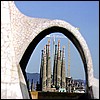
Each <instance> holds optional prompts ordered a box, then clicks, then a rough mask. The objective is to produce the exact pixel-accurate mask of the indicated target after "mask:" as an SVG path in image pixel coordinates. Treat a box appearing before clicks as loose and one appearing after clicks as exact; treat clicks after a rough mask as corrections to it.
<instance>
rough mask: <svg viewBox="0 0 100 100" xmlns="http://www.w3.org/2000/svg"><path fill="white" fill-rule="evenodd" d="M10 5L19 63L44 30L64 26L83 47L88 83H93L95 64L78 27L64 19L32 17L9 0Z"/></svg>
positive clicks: (14, 44) (14, 43)
mask: <svg viewBox="0 0 100 100" xmlns="http://www.w3.org/2000/svg"><path fill="white" fill-rule="evenodd" d="M9 6H10V13H11V30H12V32H13V46H14V49H15V54H16V58H17V61H16V62H17V63H19V61H20V60H21V58H22V56H23V54H24V52H25V50H26V49H27V47H28V45H29V44H30V43H31V42H32V40H33V39H34V38H35V37H36V36H37V35H38V34H40V33H41V32H42V31H44V30H46V29H48V28H51V27H59V28H64V29H66V30H68V31H69V32H70V33H69V34H72V35H73V36H74V37H75V38H76V40H77V41H78V42H79V44H80V45H81V47H82V50H83V52H84V56H85V60H86V61H84V62H85V64H86V65H87V68H86V69H87V73H88V80H89V84H88V85H89V86H91V85H92V79H93V64H92V58H91V54H90V51H89V48H88V46H87V43H86V41H85V40H84V38H83V37H82V35H81V33H80V32H79V31H78V30H77V28H75V27H74V26H72V25H71V24H69V23H68V22H65V21H63V20H49V19H40V18H31V17H28V16H25V15H24V14H22V13H21V12H20V11H19V10H18V9H17V8H16V7H15V4H14V2H13V1H9ZM55 32H56V30H55ZM65 35H66V34H65ZM16 44H17V45H16ZM23 44H24V45H23ZM80 52H81V51H80ZM82 59H83V58H82ZM83 60H84V59H83Z"/></svg>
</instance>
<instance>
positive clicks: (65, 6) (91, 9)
mask: <svg viewBox="0 0 100 100" xmlns="http://www.w3.org/2000/svg"><path fill="white" fill-rule="evenodd" d="M15 4H16V6H17V7H18V9H19V10H20V11H21V12H22V13H23V14H25V15H26V16H30V17H34V18H47V19H53V20H54V19H59V20H64V21H66V22H68V23H70V24H71V25H73V26H75V27H79V28H80V30H79V31H80V33H81V34H82V36H83V37H84V39H85V40H86V42H87V45H88V47H89V49H90V53H91V56H92V61H93V69H94V76H95V77H96V78H99V2H98V1H15ZM52 34H54V33H52ZM52 34H51V35H52ZM55 34H59V35H60V36H63V37H64V35H63V34H62V33H55ZM50 40H51V42H50V43H51V44H52V39H50ZM60 40H61V49H62V46H63V45H65V51H66V53H65V55H66V75H67V65H68V44H67V43H68V42H67V41H68V40H67V37H65V38H63V39H60ZM47 41H48V38H44V39H42V40H41V41H40V42H39V44H38V45H37V47H36V48H35V50H34V51H33V53H32V55H31V57H30V60H29V62H28V64H27V67H26V71H27V72H30V73H32V72H34V73H36V72H38V73H39V71H40V69H39V68H40V62H41V50H42V49H43V47H44V45H46V43H47ZM57 41H58V38H56V44H57ZM50 49H51V50H52V45H51V48H50ZM70 50H71V51H70V52H71V54H70V55H71V64H70V73H71V76H72V77H73V78H80V79H84V78H85V72H84V66H83V63H82V60H81V57H80V54H79V53H78V51H77V49H76V48H75V46H74V45H73V44H72V43H71V45H70ZM51 55H52V51H51Z"/></svg>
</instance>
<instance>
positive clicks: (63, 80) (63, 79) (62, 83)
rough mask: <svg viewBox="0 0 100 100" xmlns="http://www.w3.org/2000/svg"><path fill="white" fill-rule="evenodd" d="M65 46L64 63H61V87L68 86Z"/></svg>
mask: <svg viewBox="0 0 100 100" xmlns="http://www.w3.org/2000/svg"><path fill="white" fill-rule="evenodd" d="M64 50H65V47H64V46H63V50H62V63H61V87H62V88H66V71H65V51H64Z"/></svg>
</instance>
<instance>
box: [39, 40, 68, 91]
mask: <svg viewBox="0 0 100 100" xmlns="http://www.w3.org/2000/svg"><path fill="white" fill-rule="evenodd" d="M57 47H58V48H57ZM64 49H65V47H64V46H63V49H62V50H60V40H58V46H57V45H55V55H54V66H53V75H52V72H51V57H50V40H48V44H47V45H46V46H44V50H42V57H41V68H40V85H41V90H42V91H57V90H58V88H66V72H65V52H64Z"/></svg>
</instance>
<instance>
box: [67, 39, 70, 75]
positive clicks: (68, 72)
mask: <svg viewBox="0 0 100 100" xmlns="http://www.w3.org/2000/svg"><path fill="white" fill-rule="evenodd" d="M67 77H70V41H69V40H68V71H67Z"/></svg>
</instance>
